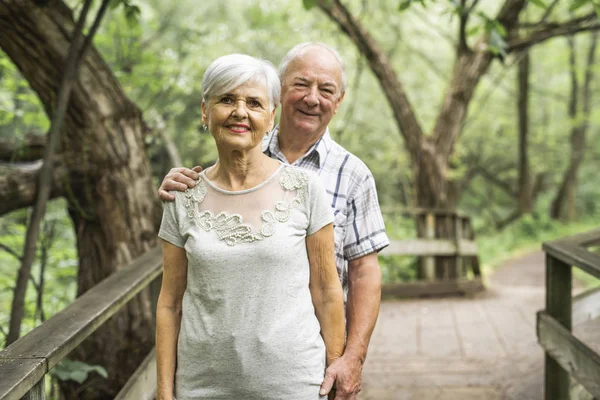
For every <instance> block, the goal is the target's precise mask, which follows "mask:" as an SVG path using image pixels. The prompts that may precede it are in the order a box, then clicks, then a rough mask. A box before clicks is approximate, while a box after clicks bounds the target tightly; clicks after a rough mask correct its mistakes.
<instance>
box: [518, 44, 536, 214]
mask: <svg viewBox="0 0 600 400" xmlns="http://www.w3.org/2000/svg"><path fill="white" fill-rule="evenodd" d="M520 56H521V59H520V60H519V71H518V87H519V90H518V92H519V94H518V103H517V108H518V114H519V188H518V190H517V195H518V196H519V207H518V212H519V215H522V214H527V213H530V212H531V211H532V209H533V190H532V187H531V172H530V171H529V156H528V154H527V150H528V147H527V136H528V133H529V73H530V68H529V61H530V57H529V51H528V50H525V51H524V52H523V53H522V54H521V55H520Z"/></svg>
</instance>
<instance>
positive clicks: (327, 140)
mask: <svg viewBox="0 0 600 400" xmlns="http://www.w3.org/2000/svg"><path fill="white" fill-rule="evenodd" d="M278 134H279V125H277V126H276V127H275V128H274V129H273V130H272V131H271V132H270V133H269V134H268V135H266V136H265V138H264V139H263V147H262V149H263V153H265V154H267V155H268V156H270V157H273V156H278V155H280V157H283V158H285V156H284V155H283V153H281V149H280V148H279V136H278ZM332 145H333V139H331V135H330V134H329V128H326V130H325V133H324V134H323V136H321V137H320V138H319V140H317V142H316V143H315V144H313V145H312V147H311V148H310V149H308V151H307V152H306V154H304V156H302V158H301V159H305V158H307V157H308V156H310V155H311V154H313V152H316V153H317V154H318V156H319V168H323V164H324V163H325V160H326V159H327V154H329V151H330V150H331V148H332Z"/></svg>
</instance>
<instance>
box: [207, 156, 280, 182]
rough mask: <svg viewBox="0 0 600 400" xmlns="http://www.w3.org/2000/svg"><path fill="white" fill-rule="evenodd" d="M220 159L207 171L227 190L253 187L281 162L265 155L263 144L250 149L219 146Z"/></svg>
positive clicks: (212, 179) (214, 180)
mask: <svg viewBox="0 0 600 400" xmlns="http://www.w3.org/2000/svg"><path fill="white" fill-rule="evenodd" d="M218 152H219V161H218V162H217V164H215V166H214V167H213V168H211V169H210V170H208V171H207V172H206V175H207V177H208V179H210V180H211V181H213V182H215V183H216V184H217V186H220V187H223V188H225V189H227V190H244V189H249V188H252V187H254V186H256V185H258V184H259V183H261V182H263V181H264V180H265V179H266V178H267V177H269V176H270V175H271V174H272V173H273V172H274V171H275V169H276V168H277V167H278V166H279V163H278V162H277V161H275V160H272V159H270V158H269V157H267V156H265V155H264V154H263V153H262V151H261V146H256V147H255V148H254V149H252V150H250V151H243V152H242V151H231V150H229V151H227V150H224V149H221V148H218Z"/></svg>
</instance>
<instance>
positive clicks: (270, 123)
mask: <svg viewBox="0 0 600 400" xmlns="http://www.w3.org/2000/svg"><path fill="white" fill-rule="evenodd" d="M276 111H277V109H276V108H274V109H273V112H271V121H270V122H269V129H267V132H271V130H273V126H274V125H275V113H276Z"/></svg>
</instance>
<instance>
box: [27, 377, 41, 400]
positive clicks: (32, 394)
mask: <svg viewBox="0 0 600 400" xmlns="http://www.w3.org/2000/svg"><path fill="white" fill-rule="evenodd" d="M22 400H46V379H44V378H42V379H40V381H39V382H38V383H36V384H35V385H34V386H33V387H32V388H31V390H29V392H27V394H26V395H25V396H23V399H22Z"/></svg>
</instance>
